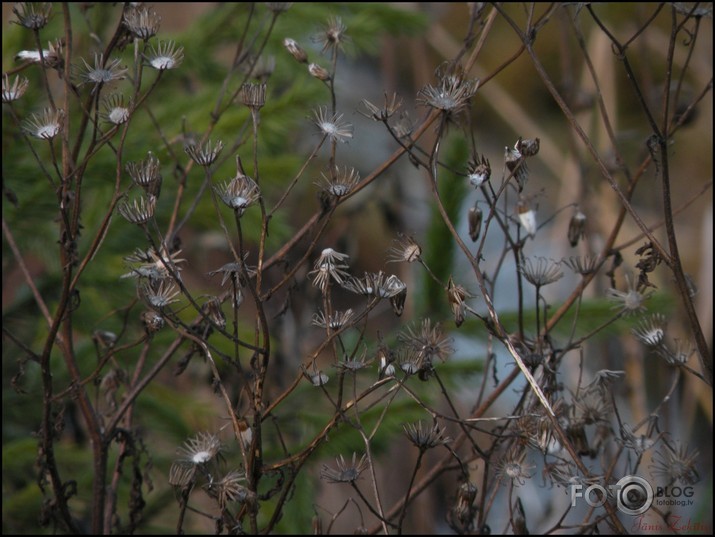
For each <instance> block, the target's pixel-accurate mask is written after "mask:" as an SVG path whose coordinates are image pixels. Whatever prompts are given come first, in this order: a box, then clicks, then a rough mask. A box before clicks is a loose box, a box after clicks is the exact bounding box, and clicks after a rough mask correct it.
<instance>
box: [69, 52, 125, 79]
mask: <svg viewBox="0 0 715 537" xmlns="http://www.w3.org/2000/svg"><path fill="white" fill-rule="evenodd" d="M81 60H82V64H83V65H80V66H78V67H77V68H76V74H77V75H76V76H77V78H79V84H80V85H82V84H85V83H89V84H94V85H95V86H99V85H100V84H108V83H110V82H113V81H114V80H122V79H124V78H125V77H126V75H127V72H128V69H127V68H126V67H122V66H121V65H120V63H121V61H120V60H119V59H118V58H114V59H113V60H106V61H105V60H104V54H95V55H94V66H92V65H90V64H88V63H87V62H86V61H85V60H84V58H81Z"/></svg>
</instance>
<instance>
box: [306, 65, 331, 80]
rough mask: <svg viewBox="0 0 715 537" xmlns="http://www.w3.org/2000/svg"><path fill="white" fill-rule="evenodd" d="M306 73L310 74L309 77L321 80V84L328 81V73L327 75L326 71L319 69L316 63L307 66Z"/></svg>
mask: <svg viewBox="0 0 715 537" xmlns="http://www.w3.org/2000/svg"><path fill="white" fill-rule="evenodd" d="M308 72H309V73H310V74H311V76H314V77H315V78H317V79H318V80H322V81H323V82H325V81H328V80H330V73H328V71H327V69H325V68H323V67H321V66H320V65H318V64H317V63H311V64H310V65H309V66H308Z"/></svg>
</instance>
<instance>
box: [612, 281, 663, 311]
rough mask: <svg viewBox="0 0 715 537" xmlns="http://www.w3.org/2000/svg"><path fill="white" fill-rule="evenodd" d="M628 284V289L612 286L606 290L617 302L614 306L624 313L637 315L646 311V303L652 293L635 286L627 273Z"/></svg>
mask: <svg viewBox="0 0 715 537" xmlns="http://www.w3.org/2000/svg"><path fill="white" fill-rule="evenodd" d="M626 284H627V288H628V289H627V290H626V291H619V290H617V289H614V288H612V287H611V288H610V289H608V291H606V295H607V297H608V298H609V299H610V300H612V301H614V302H615V303H616V304H615V305H614V306H613V308H614V309H618V310H620V313H623V314H624V315H635V314H636V313H640V312H643V311H645V310H646V307H645V305H644V303H645V301H646V299H648V298H649V297H650V296H651V294H652V293H641V292H640V291H639V290H638V289H637V288H634V287H633V286H632V285H631V279H630V278H629V277H628V275H626Z"/></svg>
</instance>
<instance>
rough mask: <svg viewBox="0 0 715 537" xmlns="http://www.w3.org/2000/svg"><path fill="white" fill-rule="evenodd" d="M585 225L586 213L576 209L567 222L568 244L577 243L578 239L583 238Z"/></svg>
mask: <svg viewBox="0 0 715 537" xmlns="http://www.w3.org/2000/svg"><path fill="white" fill-rule="evenodd" d="M585 227H586V215H585V214H583V213H582V212H581V211H580V210H577V211H576V213H575V214H574V215H573V216H572V217H571V221H570V222H569V231H568V237H569V244H571V246H572V247H573V246H576V245H577V244H578V241H579V239H583V237H584V230H585Z"/></svg>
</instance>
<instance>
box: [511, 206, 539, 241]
mask: <svg viewBox="0 0 715 537" xmlns="http://www.w3.org/2000/svg"><path fill="white" fill-rule="evenodd" d="M516 210H517V213H518V215H519V222H521V225H522V227H523V228H524V230H525V231H526V234H527V235H529V236H530V237H533V236H534V235H536V212H535V211H534V209H531V208H529V206H528V205H527V204H526V202H525V201H523V200H520V201H519V203H518V204H517V206H516Z"/></svg>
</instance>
